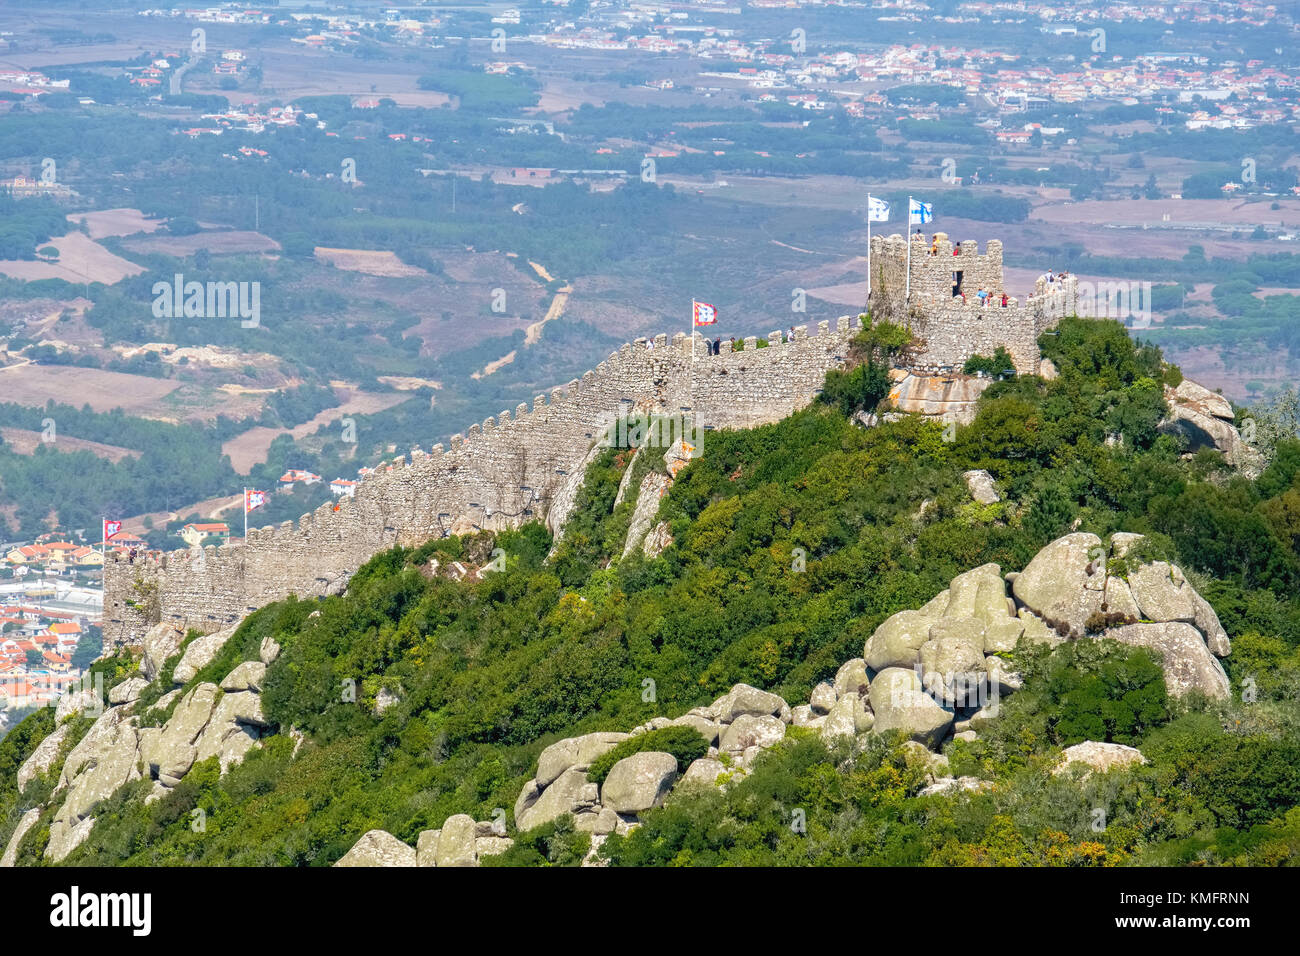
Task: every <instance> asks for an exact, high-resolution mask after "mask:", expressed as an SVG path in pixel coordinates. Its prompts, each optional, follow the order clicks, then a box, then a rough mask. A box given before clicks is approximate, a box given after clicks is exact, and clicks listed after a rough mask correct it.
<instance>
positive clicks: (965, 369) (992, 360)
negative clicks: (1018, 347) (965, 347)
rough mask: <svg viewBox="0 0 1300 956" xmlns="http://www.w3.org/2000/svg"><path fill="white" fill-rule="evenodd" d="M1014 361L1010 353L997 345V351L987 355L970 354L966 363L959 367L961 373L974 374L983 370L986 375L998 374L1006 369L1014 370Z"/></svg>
mask: <svg viewBox="0 0 1300 956" xmlns="http://www.w3.org/2000/svg"><path fill="white" fill-rule="evenodd" d="M1015 367H1016V363H1015V361H1014V360H1013V359H1012V358H1011V353H1010V352H1008V351H1007V350H1006V349H1004V348H1003V347H1002V346H1000V345H999V346H998V348H997V351H996V352H994V353H993V354H992V355H991V356H989V355H972V356H971V357H970V358H968V359H967V360H966V364H965V365H963V366H962V367H961V370H962V374H964V375H974V374H975V373H976V372H984V373H986V374H988V375H1000V374H1002V373H1003V372H1005V371H1007V370H1008V369H1011V370H1014V369H1015Z"/></svg>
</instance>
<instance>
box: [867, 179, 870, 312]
mask: <svg viewBox="0 0 1300 956" xmlns="http://www.w3.org/2000/svg"><path fill="white" fill-rule="evenodd" d="M867 311H868V312H870V311H871V193H867Z"/></svg>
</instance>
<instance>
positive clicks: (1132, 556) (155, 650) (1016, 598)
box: [0, 533, 1231, 866]
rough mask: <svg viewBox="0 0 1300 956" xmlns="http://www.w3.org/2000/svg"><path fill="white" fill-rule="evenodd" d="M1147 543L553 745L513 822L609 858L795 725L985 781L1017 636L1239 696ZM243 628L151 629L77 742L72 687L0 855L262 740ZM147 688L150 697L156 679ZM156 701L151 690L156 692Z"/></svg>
mask: <svg viewBox="0 0 1300 956" xmlns="http://www.w3.org/2000/svg"><path fill="white" fill-rule="evenodd" d="M1142 549H1143V539H1142V536H1141V535H1135V534H1125V533H1118V534H1115V535H1113V536H1112V537H1111V538H1110V540H1109V541H1108V542H1103V541H1102V540H1101V539H1100V538H1099V537H1097V536H1096V535H1093V534H1087V533H1074V534H1068V535H1065V536H1064V537H1062V538H1058V539H1057V540H1056V541H1053V542H1052V543H1051V544H1049V545H1047V546H1046V547H1045V548H1043V549H1042V550H1041V551H1040V552H1039V553H1038V554H1037V555H1035V556H1034V558H1033V560H1031V561H1030V562H1029V564H1028V565H1026V566H1025V568H1024V569H1023V570H1022V571H1020V572H1018V573H1017V572H1010V573H1007V574H1003V573H1002V570H1001V568H1000V567H999V566H998V565H996V564H985V565H982V566H980V567H977V568H974V569H972V570H970V571H966V572H964V573H962V574H959V575H957V576H956V577H955V578H953V579H952V581H951V582H950V583H949V585H948V587H947V588H946V589H945V590H943V591H941V592H940V593H939V594H937V595H936V596H935V597H934V598H933V599H931V600H930V601H929V602H928V603H926V604H925V605H924V606H923V607H920V608H916V609H910V610H904V611H899V612H898V613H897V614H894V615H892V616H891V617H889V618H888V619H886V620H885V621H884V622H883V623H881V624H880V626H879V627H877V628H876V629H875V631H874V632H873V633H872V635H871V636H870V638H868V640H867V641H866V643H865V645H864V647H863V649H862V656H861V657H857V658H853V659H851V660H848V661H845V662H844V664H843V665H842V666H841V667H840V668H839V670H838V671H837V672H836V674H835V676H834V678H833V679H829V680H825V681H823V682H821V683H819V684H817V685H816V686H815V687H814V688H813V689H812V692H811V694H810V695H809V699H808V702H807V703H804V704H799V705H797V706H793V707H792V706H790V705H789V704H788V703H787V702H786V701H785V700H783V699H782V698H781V697H780V696H778V695H777V694H773V693H771V692H769V691H765V690H761V689H759V688H756V687H751V686H749V685H747V684H737V685H735V686H734V687H732V688H731V690H729V691H728V692H727V693H725V694H723V695H722V696H721V697H719V698H718V699H717V700H715V701H713V702H712V703H711V704H709V705H707V706H704V707H696V708H694V709H692V710H690V711H688V712H686V713H685V714H682V715H680V716H678V717H675V718H669V717H655V718H653V719H652V720H650V721H649V722H647V723H646V724H643V725H642V726H640V727H636V728H633V729H632V730H630V731H627V732H616V731H602V732H595V733H589V734H585V735H583V736H580V737H572V738H568V739H565V740H560V741H557V742H556V743H553V744H551V745H550V746H548V747H547V748H546V749H545V750H543V751H542V753H541V755H540V757H539V758H538V762H537V769H536V771H535V773H534V775H533V777H532V779H531V780H529V781H528V782H527V783H526V784H525V785H524V787H523V788H522V790H521V791H520V793H519V797H518V800H517V801H516V803H515V807H514V820H515V826H516V828H517V829H518V830H519V831H525V830H530V829H532V828H534V827H537V826H541V825H542V824H545V823H549V822H551V821H553V820H555V819H557V818H558V817H561V816H564V815H569V816H572V818H573V821H574V825H575V826H576V827H577V828H578V829H579V830H580V831H584V832H588V833H590V834H591V835H592V850H591V855H590V856H589V857H588V861H589V862H595V853H596V850H597V849H598V848H599V846H600V844H601V843H602V842H603V841H604V840H605V839H606V838H607V837H608V836H609V834H611V833H627V832H628V831H629V830H630V829H631V828H633V827H635V826H637V824H638V821H639V818H640V815H641V814H643V813H645V812H646V811H647V810H650V809H652V808H654V807H658V806H661V805H662V804H663V803H664V801H665V800H668V799H671V798H672V795H673V794H675V793H677V792H679V791H681V790H683V789H685V788H692V787H723V788H725V787H727V786H728V785H729V784H730V783H731V782H733V781H736V780H739V779H742V778H743V777H744V776H746V775H747V774H748V773H749V771H750V768H751V767H752V765H753V762H754V760H755V759H756V758H757V757H758V755H759V754H761V753H762V752H763V751H764V750H766V749H767V748H769V747H772V746H773V745H775V744H776V743H778V742H779V741H781V740H782V739H783V738H784V737H785V736H786V733H787V731H788V729H789V728H790V727H792V726H794V727H805V728H809V729H810V730H813V731H815V732H817V733H820V734H821V735H822V737H823V738H825V739H827V740H831V739H835V738H842V737H849V738H856V737H858V736H860V735H864V734H877V735H879V734H885V733H888V732H891V731H897V732H899V733H901V734H902V735H903V736H904V737H905V738H906V744H905V745H906V746H907V748H908V749H909V751H911V754H912V756H910V757H909V760H911V759H915V760H917V761H920V762H921V764H922V765H923V766H924V767H925V768H926V771H927V773H928V775H929V777H930V784H929V786H927V787H926V788H925V789H924V790H923V791H922V795H930V794H943V793H957V792H963V791H971V792H974V791H979V790H982V789H987V788H988V787H989V786H990V784H989V782H988V781H984V780H980V779H977V778H974V777H961V778H956V779H954V778H953V777H952V776H950V775H948V772H947V765H948V759H947V757H946V756H944V755H943V753H942V752H941V751H942V748H943V746H944V745H945V744H946V743H947V742H948V741H949V740H952V739H962V740H969V739H973V738H975V737H977V736H978V734H979V732H980V730H981V729H982V728H984V727H985V726H986V725H987V723H988V722H989V721H993V720H996V719H997V718H998V708H999V702H1000V701H1001V700H1002V699H1003V698H1004V697H1005V696H1007V695H1010V694H1013V693H1015V692H1016V691H1017V690H1019V689H1020V687H1021V685H1022V680H1021V676H1020V675H1019V674H1017V673H1016V672H1015V671H1014V669H1013V667H1012V665H1011V664H1010V663H1009V661H1008V658H1007V656H1006V655H1008V654H1009V653H1010V652H1011V651H1013V650H1015V649H1016V647H1017V646H1018V645H1019V643H1020V642H1021V641H1027V642H1030V643H1036V644H1047V645H1050V646H1055V645H1057V644H1060V643H1062V642H1064V641H1067V640H1094V639H1099V638H1110V639H1113V640H1117V641H1121V642H1123V643H1126V644H1130V645H1133V646H1135V647H1144V648H1147V649H1148V650H1150V651H1152V652H1153V654H1154V656H1155V657H1157V658H1158V659H1159V660H1160V661H1161V664H1162V667H1163V670H1164V673H1165V680H1166V684H1167V686H1168V688H1169V692H1170V693H1171V694H1173V695H1175V696H1182V695H1185V694H1189V693H1200V694H1204V695H1205V696H1207V697H1209V698H1211V699H1223V698H1226V697H1227V696H1228V692H1229V685H1228V678H1227V675H1226V674H1225V673H1224V670H1223V667H1222V665H1221V664H1220V663H1219V658H1221V657H1226V656H1228V654H1229V653H1230V651H1231V644H1230V642H1229V639H1228V635H1227V634H1226V633H1225V632H1224V629H1223V627H1222V626H1221V625H1220V623H1219V619H1218V617H1217V615H1216V614H1215V612H1214V609H1213V608H1212V607H1211V606H1210V605H1209V603H1208V602H1207V601H1205V600H1204V599H1203V598H1202V597H1201V596H1200V595H1199V594H1197V592H1196V590H1195V588H1194V587H1193V586H1192V585H1191V583H1190V582H1189V581H1188V580H1187V578H1186V576H1185V575H1184V574H1183V572H1182V570H1181V569H1180V568H1179V567H1178V566H1177V565H1173V564H1169V563H1167V562H1164V561H1159V560H1144V559H1142V557H1141V555H1142ZM234 631H235V628H234V627H230V628H228V629H226V630H224V631H220V632H217V633H216V634H212V635H207V636H204V637H197V638H195V639H193V640H191V641H190V642H189V643H188V644H186V643H184V640H183V635H182V634H181V633H180V632H179V631H177V630H176V629H175V628H174V627H172V626H171V625H170V624H159V625H157V626H155V627H154V628H152V629H151V630H150V631H149V632H148V633H147V634H146V635H145V637H144V640H143V648H142V655H141V659H140V666H139V673H138V675H133V676H131V677H128V678H127V679H125V680H122V681H119V682H118V683H117V684H115V685H114V686H112V687H111V688H110V689H109V692H108V695H107V696H108V701H107V706H104V707H103V709H102V712H99V713H98V716H97V717H96V719H95V721H94V723H93V724H91V726H90V727H89V729H88V730H87V731H86V733H85V735H84V736H82V737H81V739H80V740H76V741H75V744H74V743H73V742H72V741H70V740H69V739H68V737H69V733H70V728H71V726H72V725H71V724H70V723H69V722H68V721H69V719H70V718H71V717H73V716H75V715H77V714H80V713H86V714H87V716H89V715H90V714H91V713H93V710H92V708H93V709H94V710H98V709H99V708H100V706H101V702H100V701H99V700H98V699H96V698H95V696H94V694H93V692H90V691H84V692H78V693H72V694H69V695H66V696H65V697H64V698H63V699H61V700H60V702H59V704H58V707H57V709H56V713H55V716H56V728H55V730H54V731H53V732H52V733H51V734H50V735H49V736H47V737H46V739H45V740H44V741H42V742H41V743H40V744H38V745H37V746H36V748H35V749H34V750H33V752H32V753H31V755H30V756H29V757H28V759H27V760H26V761H25V762H24V763H23V765H22V766H21V767H20V768H19V770H18V775H17V777H18V784H19V786H20V787H23V786H25V785H26V784H27V783H28V782H30V781H31V780H32V779H33V778H34V777H36V776H38V775H48V774H56V775H57V779H56V780H55V781H54V789H53V791H52V793H51V796H50V797H49V798H48V800H46V801H45V803H44V804H43V805H42V806H38V807H32V808H29V809H28V810H27V811H26V813H25V814H24V816H23V818H22V819H21V821H20V823H19V826H18V828H17V829H16V830H15V831H14V833H13V835H12V837H11V838H10V840H9V844H8V846H7V847H6V848H5V850H4V852H3V854H0V866H5V865H13V862H14V860H15V858H16V854H17V849H18V845H19V843H20V842H21V841H22V839H23V838H24V836H25V835H26V834H27V833H28V832H29V831H30V830H31V828H32V827H33V826H35V825H36V824H37V823H38V822H39V820H40V819H41V818H42V817H43V816H48V819H49V821H50V822H49V831H50V838H49V842H48V844H47V847H46V850H45V855H46V858H47V859H48V860H49V861H50V862H59V861H60V860H63V859H64V858H65V857H67V855H68V854H69V853H71V852H72V851H73V850H74V849H75V848H76V847H77V846H79V845H80V844H81V843H82V841H84V840H85V839H86V837H87V836H88V835H89V833H90V830H91V828H92V827H93V826H94V812H95V808H96V806H98V805H99V804H100V803H101V802H102V801H104V800H107V799H108V798H109V797H110V796H111V795H112V794H113V793H114V792H115V791H116V790H117V789H118V788H120V787H121V786H123V785H124V784H127V783H130V782H132V781H135V780H139V779H142V778H145V777H147V778H150V779H152V780H153V781H154V786H153V790H152V792H151V794H150V795H149V796H148V797H147V798H146V799H149V800H152V799H156V798H157V797H158V796H161V795H162V794H165V793H166V792H167V791H168V790H170V789H171V788H173V787H175V786H176V785H177V784H178V783H179V782H180V781H181V780H182V779H184V777H185V775H186V774H187V773H188V772H189V771H190V768H191V767H193V766H194V765H195V764H196V763H198V762H200V761H202V760H205V759H208V758H210V757H214V756H215V757H216V758H217V759H218V761H219V763H220V766H221V770H222V772H223V773H224V772H225V771H226V770H228V769H229V768H230V767H232V766H234V765H235V764H237V763H238V762H239V761H241V760H242V759H243V758H244V756H245V755H246V754H247V753H248V752H249V751H250V750H251V749H252V748H254V747H257V746H259V741H260V739H261V738H262V736H263V735H264V734H266V733H269V732H270V731H271V728H270V727H268V724H267V720H266V718H265V717H264V716H263V713H262V704H261V692H262V687H263V684H264V681H265V677H266V672H267V668H268V667H269V666H270V665H271V664H272V663H273V662H274V661H275V660H276V658H277V656H278V655H279V652H280V648H279V646H278V645H277V644H275V643H274V642H273V641H270V640H269V639H268V640H267V641H264V642H263V644H262V646H261V648H260V653H259V659H257V660H248V661H242V662H240V663H238V664H237V665H235V666H233V667H232V668H231V669H230V671H229V672H228V673H227V674H226V675H225V677H223V678H222V679H221V680H220V681H219V682H215V683H214V682H208V681H203V682H198V683H195V678H197V676H198V675H199V673H200V672H201V671H202V670H204V668H206V667H208V665H209V664H211V663H212V661H214V660H216V658H217V655H218V654H219V653H220V651H221V649H222V648H223V647H224V645H225V644H226V642H227V641H228V640H229V639H230V638H231V636H232V635H233V634H234ZM169 662H174V663H173V664H172V666H171V672H170V675H169V674H168V671H167V665H168V663H169ZM161 682H166V688H165V692H164V693H161V695H157V692H158V691H162V690H164V688H162V687H159V686H158V685H159V683H161ZM149 688H153V690H154V694H152V695H146V693H145V692H146V690H147V689H149ZM155 696H156V699H153V698H154V697H155ZM142 699H152V704H151V705H150V706H149V707H147V708H141V706H140V701H141V700H142ZM169 708H170V711H169V710H168V709H169ZM379 709H382V708H379ZM164 717H165V719H164ZM674 726H681V727H690V728H692V729H694V730H696V731H698V732H699V733H700V734H701V735H702V736H703V737H704V739H705V741H707V744H708V751H707V753H706V754H705V755H704V756H702V757H700V758H699V759H697V760H694V761H692V762H691V763H690V764H689V765H688V766H685V767H682V766H679V765H678V761H677V758H676V757H674V756H673V755H672V754H669V753H664V752H660V751H642V752H639V753H634V754H632V755H631V756H628V757H625V758H623V759H622V760H619V761H618V762H616V763H614V765H613V766H612V767H611V768H610V770H609V772H608V774H607V775H606V777H605V778H604V780H603V782H600V783H597V782H595V781H592V780H590V779H589V778H588V771H589V770H590V768H591V766H592V764H593V762H595V761H596V760H598V759H599V758H601V757H602V756H604V755H605V754H606V753H608V752H609V751H610V750H612V749H613V748H614V747H616V746H618V745H619V744H620V743H622V742H623V741H626V740H628V739H629V738H632V737H635V736H637V735H640V734H644V733H646V732H648V731H651V730H659V729H662V728H665V727H674ZM290 733H291V734H292V733H294V731H293V730H292V729H290ZM65 751H66V756H63V758H62V762H61V764H60V761H59V757H60V755H61V754H63V753H64V752H65ZM1142 762H1144V760H1143V757H1142V755H1141V754H1140V753H1138V752H1137V751H1136V750H1134V749H1133V748H1130V747H1121V746H1119V745H1116V744H1107V743H1101V742H1097V741H1086V742H1084V743H1081V744H1078V745H1076V746H1074V747H1071V748H1069V749H1067V750H1066V752H1065V754H1064V755H1063V757H1062V762H1061V765H1060V767H1059V768H1058V769H1059V771H1060V772H1061V773H1065V772H1066V771H1067V769H1069V768H1070V766H1071V765H1072V764H1082V765H1084V768H1085V773H1088V772H1105V771H1106V770H1108V769H1110V768H1112V767H1127V766H1131V765H1134V764H1140V763H1142ZM51 807H53V808H55V809H54V810H53V811H52V814H51ZM512 843H513V841H512V840H511V838H510V837H509V836H508V835H507V830H506V821H505V819H504V812H503V813H501V814H498V818H497V819H494V820H492V821H476V820H474V819H472V818H471V817H469V816H466V815H464V814H458V815H456V816H453V817H450V818H448V819H447V821H446V822H444V824H443V826H442V827H441V828H440V829H438V830H426V831H424V832H423V833H421V834H420V835H419V837H418V839H417V841H416V844H417V845H416V846H415V847H411V846H409V845H407V844H406V843H404V842H402V841H401V840H399V839H397V838H396V837H394V836H392V835H391V834H388V833H386V832H385V831H382V830H371V831H369V832H368V833H366V834H365V835H364V836H362V838H361V839H360V840H358V842H357V843H356V845H355V846H353V847H352V849H351V850H350V851H349V852H348V853H347V854H346V855H345V856H344V857H343V858H342V859H340V860H339V861H338V862H337V863H336V865H337V866H475V865H477V864H478V863H479V861H480V860H481V859H482V858H483V857H485V856H488V855H492V854H497V853H501V852H503V851H504V850H506V849H508V848H509V847H510V846H511V845H512Z"/></svg>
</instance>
